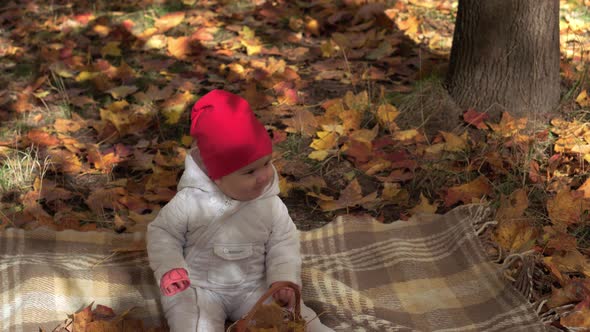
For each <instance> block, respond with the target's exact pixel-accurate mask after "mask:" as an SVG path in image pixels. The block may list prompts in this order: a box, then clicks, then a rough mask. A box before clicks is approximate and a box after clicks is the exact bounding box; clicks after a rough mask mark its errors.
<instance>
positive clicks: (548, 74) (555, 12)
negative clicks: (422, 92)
mask: <svg viewBox="0 0 590 332" xmlns="http://www.w3.org/2000/svg"><path fill="white" fill-rule="evenodd" d="M559 57H560V54H559V0H485V1H478V0H459V8H458V12H457V19H456V24H455V32H454V35H453V46H452V48H451V59H450V64H449V72H448V76H447V82H446V83H447V88H448V90H449V93H450V95H451V96H452V97H453V99H454V100H455V102H456V103H457V104H458V105H459V106H461V107H462V108H470V107H474V108H476V110H477V111H479V112H486V111H487V112H491V113H492V115H494V116H496V115H497V114H498V113H499V111H507V112H509V113H510V114H512V115H514V116H528V117H532V116H533V115H544V114H547V113H550V112H553V111H555V110H556V108H557V106H558V104H559V98H560V91H559Z"/></svg>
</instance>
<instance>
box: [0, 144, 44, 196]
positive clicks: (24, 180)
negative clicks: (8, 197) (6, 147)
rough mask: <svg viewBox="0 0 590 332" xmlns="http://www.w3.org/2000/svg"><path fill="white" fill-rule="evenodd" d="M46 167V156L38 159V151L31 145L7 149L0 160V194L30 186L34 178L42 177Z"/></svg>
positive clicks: (22, 189)
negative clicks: (24, 147)
mask: <svg viewBox="0 0 590 332" xmlns="http://www.w3.org/2000/svg"><path fill="white" fill-rule="evenodd" d="M48 167H49V163H48V162H47V158H46V159H45V160H40V157H39V151H38V150H37V148H35V147H33V146H31V147H29V148H27V149H25V150H23V151H21V150H10V151H8V152H7V153H6V154H5V156H4V158H3V159H2V160H1V161H0V194H5V193H7V192H10V191H24V190H26V189H28V188H31V187H32V185H33V182H34V181H35V178H37V177H39V178H40V179H43V177H44V176H45V173H46V172H47V168H48Z"/></svg>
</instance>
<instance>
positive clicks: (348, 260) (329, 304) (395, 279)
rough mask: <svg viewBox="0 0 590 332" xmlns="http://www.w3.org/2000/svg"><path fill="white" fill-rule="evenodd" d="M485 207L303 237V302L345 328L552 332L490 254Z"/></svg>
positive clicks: (344, 223) (351, 222)
mask: <svg viewBox="0 0 590 332" xmlns="http://www.w3.org/2000/svg"><path fill="white" fill-rule="evenodd" d="M486 210H487V209H486V208H485V207H484V206H481V205H469V206H463V207H459V208H457V209H455V210H453V211H451V212H449V213H447V214H446V215H439V216H430V217H426V216H424V217H422V218H417V219H416V220H412V221H409V222H403V221H399V222H395V223H392V224H382V223H378V222H376V221H373V220H371V219H370V218H364V219H359V218H354V217H339V218H338V219H337V220H336V221H334V222H332V223H330V224H328V225H326V226H325V227H323V228H321V229H317V230H313V231H310V232H305V233H302V237H301V250H302V254H303V276H302V278H303V298H304V300H305V302H306V303H307V305H308V306H309V307H311V308H312V309H314V311H315V312H323V311H325V312H326V313H325V314H324V315H322V316H321V317H322V321H323V322H324V323H325V324H326V325H328V326H331V327H333V328H334V329H335V330H337V331H445V332H447V331H448V332H451V331H452V332H462V331H488V332H493V331H503V332H506V331H513V332H515V331H527V332H535V331H545V327H544V325H543V324H542V323H541V322H540V320H539V318H538V317H537V315H536V314H535V312H534V311H533V309H532V308H531V306H530V305H529V303H528V302H527V301H526V300H525V299H524V298H523V297H522V296H521V295H520V294H518V293H517V292H516V290H515V289H514V288H513V287H512V286H511V285H510V284H509V282H507V281H506V280H505V279H504V278H503V277H502V274H501V272H500V270H499V268H498V267H497V266H496V265H494V264H493V263H490V262H489V261H488V259H487V257H486V256H485V254H484V251H483V248H482V247H481V244H480V242H479V239H478V237H477V236H476V234H475V232H474V227H473V225H477V224H481V223H482V222H484V221H485V220H486V218H487V214H488V213H486Z"/></svg>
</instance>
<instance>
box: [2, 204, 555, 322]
mask: <svg viewBox="0 0 590 332" xmlns="http://www.w3.org/2000/svg"><path fill="white" fill-rule="evenodd" d="M484 211H485V208H483V207H482V206H479V205H470V206H464V207H460V208H457V209H455V210H453V211H451V212H449V213H447V214H445V215H431V216H428V217H427V216H424V217H421V218H416V219H415V220H412V221H409V222H401V221H399V222H395V223H392V224H382V223H378V222H376V221H373V220H370V219H368V218H364V219H363V218H354V217H339V218H337V220H335V221H334V222H332V223H330V224H328V225H326V226H324V227H322V228H320V229H316V230H312V231H308V232H302V233H301V244H302V254H303V282H304V287H303V298H304V301H305V302H306V304H308V305H309V306H310V307H312V308H313V309H314V310H316V312H323V314H322V315H321V319H322V321H323V322H325V323H326V325H328V326H331V327H333V328H334V329H335V330H336V331H445V332H446V331H448V332H461V331H490V332H491V331H533V332H534V331H545V327H544V326H543V325H542V323H541V322H540V320H539V318H538V317H537V315H536V314H535V313H534V311H533V310H532V308H531V307H530V305H529V304H528V302H527V301H526V299H525V298H523V297H522V296H521V295H520V294H518V293H517V292H516V291H515V290H514V288H512V286H511V285H510V284H509V283H508V282H507V281H505V280H504V279H503V277H502V274H501V272H500V270H499V268H498V267H497V266H495V265H494V264H493V263H489V262H488V260H487V258H486V256H485V254H484V252H483V249H482V247H481V245H480V243H479V240H478V237H477V236H476V234H475V232H474V227H473V225H474V224H480V223H481V222H483V221H485V218H486V217H487V216H486V214H485V213H483V212H484ZM141 241H143V235H142V234H123V235H116V234H111V233H98V232H89V233H80V232H74V231H63V232H53V231H49V230H35V231H28V232H25V231H22V230H16V229H8V230H6V231H4V232H2V233H0V315H1V316H0V330H1V331H37V330H38V328H39V327H42V328H44V329H45V330H46V331H47V330H48V331H51V330H52V329H53V328H54V327H55V326H57V325H58V324H60V323H61V322H62V321H63V320H64V319H66V318H67V316H68V315H69V314H72V313H73V312H75V311H77V310H79V309H81V308H83V307H85V306H87V305H88V304H90V303H91V302H93V301H94V302H95V303H97V304H103V305H106V306H109V307H112V308H113V309H114V310H115V311H116V312H121V311H125V310H127V309H129V308H131V307H137V309H135V310H133V311H132V314H133V315H135V316H136V317H137V318H141V319H143V320H144V322H145V323H146V324H145V325H146V326H157V325H160V324H163V319H162V317H163V315H162V312H161V310H160V308H159V303H158V297H159V295H158V289H157V287H156V286H155V281H154V280H153V276H152V273H151V271H150V269H149V266H148V263H147V258H146V256H145V252H144V251H134V250H123V251H121V252H119V253H117V254H116V255H114V256H113V255H112V251H113V249H118V248H123V247H129V246H131V247H133V246H135V245H133V243H141Z"/></svg>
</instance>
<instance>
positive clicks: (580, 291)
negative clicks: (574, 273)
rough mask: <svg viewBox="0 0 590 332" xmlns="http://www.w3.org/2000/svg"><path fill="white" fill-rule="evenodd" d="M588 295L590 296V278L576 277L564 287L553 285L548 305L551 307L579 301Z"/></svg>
mask: <svg viewBox="0 0 590 332" xmlns="http://www.w3.org/2000/svg"><path fill="white" fill-rule="evenodd" d="M588 296H590V280H587V279H579V278H574V279H572V280H571V281H569V282H568V283H567V284H566V285H565V286H564V287H562V288H555V287H552V291H551V297H550V298H549V300H548V301H547V307H548V308H550V309H551V308H556V307H559V306H562V305H564V304H569V303H573V302H579V301H582V300H583V299H584V298H585V297H588Z"/></svg>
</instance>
